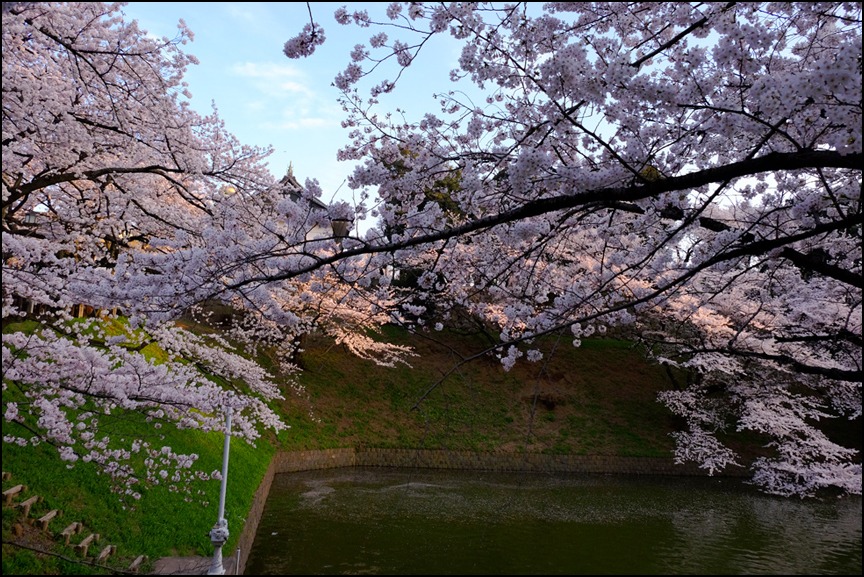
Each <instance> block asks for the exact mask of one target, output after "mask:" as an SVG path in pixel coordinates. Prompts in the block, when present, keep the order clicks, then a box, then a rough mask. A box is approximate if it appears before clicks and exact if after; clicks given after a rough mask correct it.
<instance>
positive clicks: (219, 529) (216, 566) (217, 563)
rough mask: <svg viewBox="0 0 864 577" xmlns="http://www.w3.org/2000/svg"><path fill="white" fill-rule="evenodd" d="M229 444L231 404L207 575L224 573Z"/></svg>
mask: <svg viewBox="0 0 864 577" xmlns="http://www.w3.org/2000/svg"><path fill="white" fill-rule="evenodd" d="M230 444H231V405H230V404H228V405H227V406H226V407H225V445H224V447H223V449H222V485H221V487H220V488H219V517H218V518H217V519H216V524H215V525H214V526H213V528H212V529H210V541H211V542H212V543H213V547H214V548H215V549H216V550H215V552H214V553H213V563H211V565H210V570H209V571H207V574H208V575H224V574H225V568H224V567H223V566H222V546H223V545H224V544H225V542H226V541H228V535H229V533H228V520H227V519H225V487H226V485H227V483H228V449H229V447H230Z"/></svg>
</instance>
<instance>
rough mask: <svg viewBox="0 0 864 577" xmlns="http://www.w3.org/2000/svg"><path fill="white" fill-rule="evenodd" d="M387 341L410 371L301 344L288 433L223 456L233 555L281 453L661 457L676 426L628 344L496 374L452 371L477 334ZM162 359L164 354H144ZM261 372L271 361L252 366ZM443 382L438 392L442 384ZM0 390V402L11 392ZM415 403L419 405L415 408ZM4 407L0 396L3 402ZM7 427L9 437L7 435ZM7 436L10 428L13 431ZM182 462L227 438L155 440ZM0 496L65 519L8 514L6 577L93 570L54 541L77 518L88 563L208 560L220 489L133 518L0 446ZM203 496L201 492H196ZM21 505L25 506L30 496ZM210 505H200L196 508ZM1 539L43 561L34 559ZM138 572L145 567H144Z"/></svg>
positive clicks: (606, 343) (167, 496)
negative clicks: (408, 353)
mask: <svg viewBox="0 0 864 577" xmlns="http://www.w3.org/2000/svg"><path fill="white" fill-rule="evenodd" d="M384 336H385V338H387V339H389V340H391V341H392V342H398V343H402V344H410V345H412V346H413V347H414V348H415V351H416V353H417V356H416V357H413V358H410V359H409V362H410V364H411V366H410V367H409V366H404V365H400V366H397V367H395V368H382V367H377V366H375V365H374V364H372V363H371V362H368V361H363V360H358V359H357V358H356V357H353V356H352V355H351V354H350V353H349V352H347V351H346V350H344V349H343V347H341V346H336V345H333V343H332V342H329V341H327V340H326V339H323V338H317V337H309V338H308V339H307V341H306V342H305V344H304V351H303V353H302V355H301V356H300V358H299V359H298V360H299V362H300V364H301V365H302V367H303V368H304V372H303V373H302V376H301V378H300V381H299V384H300V387H299V389H298V388H295V387H290V386H286V387H285V397H286V398H285V400H284V401H280V402H279V405H280V407H281V411H282V413H283V414H284V415H285V420H286V422H287V423H289V424H290V426H291V428H290V429H289V430H288V431H287V432H285V433H283V434H281V435H280V436H279V438H275V437H274V436H272V435H270V436H268V437H267V438H266V440H262V441H261V442H259V443H258V444H257V447H251V446H249V445H247V444H246V443H243V442H241V441H236V440H235V441H234V442H233V443H232V445H231V457H230V469H229V475H228V480H229V483H228V486H229V491H228V497H227V502H226V518H227V519H228V522H229V529H230V530H231V541H229V543H228V544H227V545H226V546H225V549H224V550H225V551H226V552H230V551H232V550H233V548H234V547H235V546H236V539H237V537H238V536H239V534H240V531H241V529H242V525H243V519H244V516H245V513H246V512H247V511H248V509H249V507H250V505H251V499H252V495H253V493H254V491H255V489H256V488H257V486H258V483H259V482H260V479H261V478H262V476H263V474H264V472H265V471H266V468H267V465H268V463H269V460H270V458H271V456H272V454H273V452H274V451H275V450H276V449H277V448H278V449H283V450H301V449H323V448H333V447H349V446H374V447H410V448H429V449H458V450H477V451H517V452H519V451H531V452H544V453H560V454H565V453H570V454H582V455H589V454H602V455H621V456H669V455H670V453H671V449H672V441H671V439H670V437H669V432H670V431H672V430H673V428H674V427H675V426H676V422H675V420H674V419H673V418H672V416H671V415H670V414H669V413H668V411H666V410H665V409H664V408H663V407H662V406H661V405H660V404H659V403H657V401H656V393H657V391H659V390H661V389H665V388H668V387H670V386H672V382H671V380H670V376H669V375H668V374H667V373H666V372H665V371H664V370H663V369H662V368H661V367H658V366H656V365H652V364H650V363H648V362H647V361H646V360H644V357H643V355H641V354H640V353H639V351H637V350H635V349H634V348H633V347H632V346H631V345H630V344H628V343H627V342H626V341H623V340H615V339H589V340H586V341H584V344H583V346H582V347H581V348H579V349H574V348H573V347H572V346H571V345H570V343H569V341H567V340H565V341H564V342H563V343H560V344H559V345H558V346H557V347H555V343H554V342H552V341H549V342H548V343H547V345H548V346H549V347H550V349H549V351H547V353H548V352H551V347H555V353H554V354H547V356H546V359H545V360H544V361H543V362H541V363H532V364H529V363H527V362H520V363H517V366H516V367H515V368H514V369H513V370H512V371H510V372H504V371H503V370H502V368H501V365H500V363H499V362H498V361H497V360H496V359H494V358H492V357H485V358H480V359H477V360H475V361H473V362H471V363H468V364H465V365H462V366H458V360H459V358H460V355H461V356H462V357H464V356H467V355H470V354H471V353H473V352H476V351H479V350H481V349H482V348H483V347H484V346H485V345H486V344H487V342H486V341H484V340H483V338H481V337H479V336H478V335H476V334H473V335H472V334H459V333H433V334H432V335H430V336H434V337H435V338H436V339H437V342H433V341H432V340H429V339H428V338H424V337H418V336H412V335H409V334H407V333H405V332H402V331H400V330H397V329H395V328H388V329H386V330H385V334H384ZM152 354H153V355H154V358H158V355H159V354H160V353H159V351H152ZM259 361H260V362H262V363H263V364H264V365H265V366H266V365H267V363H268V361H267V359H266V358H262V359H259ZM445 375H447V378H446V379H444V380H443V381H442V380H441V379H442V377H444V376H445ZM14 394H15V393H14V389H12V388H10V389H9V390H7V391H4V393H3V395H4V397H7V395H14ZM420 399H423V400H422V402H420V403H419V404H418V401H419V400H420ZM4 400H5V399H4ZM112 428H113V429H114V431H113V432H114V434H118V433H120V434H123V433H127V432H128V433H127V434H128V435H129V436H140V435H141V434H142V431H145V432H146V433H144V434H146V435H153V434H154V431H153V430H152V429H151V428H149V426H148V425H146V424H144V423H142V422H140V421H136V419H135V418H133V417H130V416H128V415H125V416H118V418H117V420H116V421H115V422H114V423H112ZM6 429H7V427H6V426H4V433H6V432H7V430H6ZM9 432H12V431H9ZM159 434H160V435H164V439H165V440H166V442H167V444H169V445H170V446H171V447H173V448H174V450H175V451H177V452H194V453H197V454H199V455H200V456H201V468H202V469H203V470H205V471H211V470H216V469H219V468H220V466H221V457H222V443H223V438H222V436H220V435H214V434H202V433H198V432H189V431H173V430H169V429H168V428H165V429H163V430H160V431H159ZM2 450H3V471H8V472H10V473H11V474H12V478H11V479H9V480H4V481H3V489H4V490H6V489H7V488H9V487H10V486H12V485H14V484H19V483H20V484H24V485H27V487H28V489H27V492H26V496H31V495H39V496H41V497H43V501H42V502H40V503H38V504H36V505H34V507H33V509H32V511H31V514H30V517H31V518H38V517H39V516H40V515H42V514H44V513H45V512H47V511H49V510H51V509H55V508H56V509H60V510H61V511H63V515H62V517H60V518H59V519H55V520H54V521H52V523H51V526H50V529H51V531H50V533H48V534H44V533H43V534H40V533H39V532H37V531H35V530H34V529H33V528H32V527H25V531H24V534H23V535H21V536H14V535H13V525H14V524H15V523H16V522H18V521H20V511H19V510H18V509H12V508H11V507H8V506H4V508H3V539H4V545H3V573H4V574H44V573H62V574H68V573H86V572H100V571H99V570H98V569H94V568H91V567H87V566H83V565H81V564H79V563H78V561H79V560H80V558H81V557H80V555H78V554H77V553H76V552H75V551H74V549H73V548H72V547H71V546H64V545H63V542H62V539H59V540H58V539H57V538H56V535H57V533H58V532H59V531H60V530H61V529H62V528H63V527H65V526H66V525H68V524H69V523H71V522H73V521H79V522H81V523H83V525H84V527H85V529H84V533H82V534H81V535H77V536H76V537H75V538H73V544H74V543H76V542H79V541H80V540H81V539H82V538H83V537H84V536H85V535H86V534H88V533H89V532H95V533H99V534H100V536H101V538H100V540H99V541H98V542H97V543H96V544H95V545H94V546H93V547H91V549H90V552H89V554H90V555H91V556H92V555H94V554H96V553H98V552H99V551H100V550H101V549H102V548H103V547H104V546H106V545H108V544H114V545H116V546H117V550H116V553H115V554H114V555H112V556H111V557H109V559H108V560H107V562H106V564H107V565H110V566H112V567H115V568H117V569H120V570H122V569H124V568H126V567H128V564H129V563H131V561H132V560H133V559H134V558H135V557H137V556H138V555H141V554H144V555H147V556H148V557H149V559H150V561H151V562H152V561H153V560H155V559H157V558H159V557H162V556H168V555H190V554H198V555H210V554H211V553H212V546H211V545H210V543H209V539H208V535H207V533H208V531H209V530H210V528H211V527H212V526H213V523H214V522H215V520H216V511H217V505H218V493H219V483H218V482H217V481H213V482H209V483H204V484H202V486H201V487H200V489H201V490H203V492H204V495H197V494H195V495H192V499H191V502H187V500H186V497H187V496H186V495H183V494H181V493H176V492H170V491H168V490H167V489H166V488H165V486H157V487H151V488H149V489H145V490H142V491H141V492H142V493H143V495H144V496H143V498H142V499H141V500H140V501H139V502H137V503H135V504H134V508H128V507H126V508H124V506H123V504H122V503H121V502H120V501H119V500H118V498H117V496H116V495H114V494H112V493H111V492H110V483H109V481H108V480H107V479H106V478H105V477H104V476H99V475H97V474H95V472H94V469H93V467H92V466H90V465H88V464H86V463H79V464H77V465H76V466H75V467H74V468H71V469H68V468H67V467H66V464H65V463H64V462H61V461H60V460H59V459H58V458H57V456H56V452H55V451H54V450H53V449H52V448H51V447H49V446H46V445H44V444H43V445H40V446H38V447H35V448H32V447H31V448H27V449H20V448H17V447H15V446H10V445H7V444H4V445H3V449H2ZM196 489H198V487H196ZM26 496H25V497H24V498H26ZM202 500H203V501H207V502H209V505H208V506H204V505H202V504H201V501H202ZM10 540H15V541H18V542H19V543H21V542H23V543H24V544H25V545H27V546H31V547H34V548H36V549H40V550H48V549H50V551H51V552H52V555H50V556H46V555H41V554H36V553H33V552H31V551H27V550H26V549H22V548H21V547H19V546H13V545H8V544H7V542H8V541H10ZM144 570H145V571H146V570H147V567H144Z"/></svg>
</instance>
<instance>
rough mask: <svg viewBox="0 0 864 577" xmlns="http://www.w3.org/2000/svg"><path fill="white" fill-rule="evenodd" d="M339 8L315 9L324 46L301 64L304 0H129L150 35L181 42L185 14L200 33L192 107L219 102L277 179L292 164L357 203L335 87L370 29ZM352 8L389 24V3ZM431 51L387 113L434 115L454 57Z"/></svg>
mask: <svg viewBox="0 0 864 577" xmlns="http://www.w3.org/2000/svg"><path fill="white" fill-rule="evenodd" d="M342 5H345V4H344V3H339V2H313V3H312V11H313V15H314V16H315V18H316V20H317V21H318V22H319V23H320V24H322V25H323V26H324V29H325V34H326V38H327V41H326V42H325V44H324V45H323V46H320V47H318V49H317V50H316V52H315V54H314V55H312V56H311V57H309V58H305V59H301V60H290V59H288V58H287V57H285V55H284V54H283V53H282V47H283V45H284V43H285V41H286V40H288V39H289V38H291V37H292V36H294V35H296V34H297V33H298V32H299V31H300V29H301V28H302V27H303V25H304V24H306V23H307V22H309V14H308V9H307V6H306V3H305V2H267V3H265V2H245V3H240V2H199V3H195V2H130V3H128V5H127V6H125V7H124V8H123V12H124V13H125V15H126V18H125V19H126V20H127V21H130V20H137V21H138V24H139V26H140V27H141V28H142V29H144V30H146V31H148V32H149V33H150V34H153V35H156V36H160V37H162V36H167V37H169V38H174V37H175V36H176V32H177V23H178V21H179V20H180V19H181V18H182V19H183V20H184V21H185V22H186V24H187V25H188V26H189V28H190V29H191V30H192V32H193V34H194V35H195V38H194V40H193V41H192V42H190V43H188V44H186V46H184V47H183V49H184V51H185V52H186V53H188V54H192V55H194V56H196V57H197V58H198V59H199V60H200V64H199V65H198V66H192V67H190V69H189V70H188V72H187V74H186V77H185V78H186V81H187V82H188V84H189V88H190V91H191V92H192V105H193V107H194V108H196V109H197V110H199V111H200V112H202V113H209V111H210V105H211V101H215V103H216V107H217V109H218V111H219V115H220V117H222V118H223V119H224V121H225V124H226V127H227V129H228V130H229V131H230V132H232V133H233V134H234V135H235V136H237V138H238V139H239V140H240V141H241V142H242V143H244V144H250V145H259V146H268V145H272V146H273V147H274V150H275V152H274V154H273V156H271V158H270V170H271V172H273V174H274V176H276V177H279V176H281V175H283V174H284V173H285V172H286V170H287V169H288V165H289V163H291V164H292V165H293V168H294V175H295V176H296V177H297V178H298V180H299V181H300V182H301V183H303V182H304V181H305V180H306V178H315V179H318V181H319V183H320V184H321V186H322V188H323V190H324V193H323V196H322V200H324V201H325V202H330V201H332V200H334V199H338V200H346V201H348V202H352V201H353V198H352V192H351V191H350V189H348V186H347V183H345V184H343V182H344V181H345V179H346V177H347V176H348V174H349V173H350V172H351V169H352V165H350V164H347V163H343V162H338V161H337V160H336V152H337V150H338V149H339V148H340V147H342V146H343V145H344V144H345V143H346V142H347V132H346V130H345V129H343V128H342V127H341V126H340V122H341V120H342V119H343V118H344V113H343V112H342V110H341V108H340V106H339V104H338V102H337V98H338V96H339V91H338V90H337V89H336V88H335V87H333V86H332V85H331V84H332V82H333V78H334V77H335V76H336V74H338V73H339V72H340V71H341V70H343V69H344V68H345V65H346V64H347V63H348V62H349V52H350V50H351V49H352V48H353V46H354V45H355V44H358V43H363V44H367V42H368V36H369V33H370V29H368V28H367V29H362V28H358V27H356V26H353V25H352V26H340V25H338V24H336V22H335V21H334V20H333V12H334V11H335V10H336V9H337V8H339V7H340V6H342ZM348 6H349V10H358V9H368V11H369V14H370V16H372V17H373V18H374V19H377V20H386V18H385V17H383V16H380V17H379V18H376V15H381V14H382V12H383V10H384V9H385V8H386V6H387V3H386V2H354V3H350V4H348ZM391 36H392V35H391ZM394 37H395V36H393V37H391V40H392V39H393V38H394ZM442 40H443V39H442ZM427 48H428V47H427ZM431 55H432V56H434V58H429V57H430V54H429V53H427V54H426V55H425V56H426V60H425V62H424V66H425V68H423V69H414V67H412V69H411V70H410V71H409V73H408V74H407V75H405V76H403V78H402V79H401V80H400V83H401V84H400V87H399V88H398V89H397V91H396V93H395V94H394V95H392V96H391V95H388V100H385V101H383V104H385V105H386V106H387V107H388V108H389V109H393V108H395V107H396V106H402V107H405V108H408V109H409V113H410V118H411V119H419V118H420V117H421V116H422V114H423V113H424V112H428V111H433V112H437V106H436V105H435V100H434V99H433V97H432V94H433V92H434V91H440V90H447V89H449V86H448V83H449V81H448V77H447V74H448V71H449V69H450V68H452V67H453V66H454V65H455V63H456V58H457V52H456V50H455V48H454V49H453V50H452V51H450V50H443V51H442V50H437V51H435V52H434V53H432V54H431ZM433 78H437V80H433ZM382 79H383V78H382V77H378V78H377V80H378V81H380V80H382ZM337 191H338V193H337Z"/></svg>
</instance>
